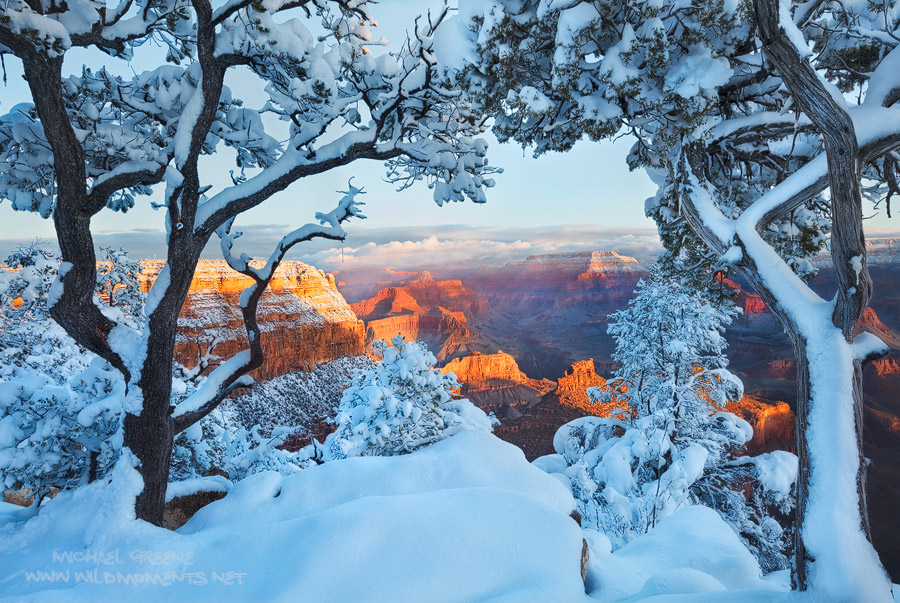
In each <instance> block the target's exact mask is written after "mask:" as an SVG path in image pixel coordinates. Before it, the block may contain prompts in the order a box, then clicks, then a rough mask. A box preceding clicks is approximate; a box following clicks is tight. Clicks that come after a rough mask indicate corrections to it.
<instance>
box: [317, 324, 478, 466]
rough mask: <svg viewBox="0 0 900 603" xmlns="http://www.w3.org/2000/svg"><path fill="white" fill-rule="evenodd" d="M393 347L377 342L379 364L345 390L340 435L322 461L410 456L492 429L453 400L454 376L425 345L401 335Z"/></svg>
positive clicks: (465, 402) (333, 437) (326, 445)
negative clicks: (456, 435) (460, 435)
mask: <svg viewBox="0 0 900 603" xmlns="http://www.w3.org/2000/svg"><path fill="white" fill-rule="evenodd" d="M391 344H392V345H388V344H387V343H386V342H384V341H376V342H375V343H374V344H373V346H372V347H373V350H374V352H375V353H376V354H378V355H380V356H381V362H379V363H378V364H377V365H376V366H375V367H374V368H372V369H369V370H364V371H361V372H359V373H358V374H357V375H356V377H355V378H354V379H353V381H352V382H351V384H350V387H348V388H347V389H346V390H345V391H344V395H343V396H342V398H341V402H340V405H339V406H338V408H337V416H336V418H335V422H336V423H337V430H336V431H334V432H333V433H332V434H330V435H329V436H328V437H327V438H325V442H324V443H323V445H322V451H323V452H322V456H323V458H324V459H326V460H332V459H340V458H347V457H353V456H393V455H397V454H406V453H409V452H412V451H414V450H415V449H417V448H420V447H422V446H427V445H429V444H433V443H434V442H437V441H439V440H442V439H444V438H447V437H449V436H451V435H453V434H454V433H457V432H458V431H460V430H463V429H479V430H484V431H491V430H492V429H493V423H492V420H491V419H490V418H489V417H488V416H487V415H485V414H484V412H483V411H482V410H481V409H479V408H477V407H476V406H475V405H474V404H472V403H471V402H469V401H468V400H465V399H454V398H453V395H452V394H453V390H454V389H458V387H459V384H458V383H457V381H456V376H455V375H454V374H453V373H442V372H441V371H440V370H439V369H437V368H435V364H436V363H437V360H436V359H435V357H434V354H432V353H431V352H429V351H428V348H427V347H426V346H425V344H424V343H423V342H419V341H404V338H403V336H401V335H397V336H396V337H394V339H392V340H391Z"/></svg>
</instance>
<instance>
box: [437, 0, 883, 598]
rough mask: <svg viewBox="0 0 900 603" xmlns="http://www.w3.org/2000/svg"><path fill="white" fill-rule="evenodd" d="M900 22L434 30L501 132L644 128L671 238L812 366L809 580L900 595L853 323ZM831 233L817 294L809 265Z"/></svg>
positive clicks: (642, 8)
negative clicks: (871, 462) (882, 528)
mask: <svg viewBox="0 0 900 603" xmlns="http://www.w3.org/2000/svg"><path fill="white" fill-rule="evenodd" d="M898 27H900V13H898V12H897V8H896V5H895V3H891V2H832V1H812V2H805V1H802V0H753V1H751V2H700V1H698V2H674V1H668V0H667V1H659V0H634V1H629V2H619V1H617V0H571V1H565V2H550V1H547V0H495V1H493V2H490V3H482V2H460V12H459V18H458V19H456V20H455V21H453V22H448V23H447V24H446V27H445V28H442V30H443V33H441V35H440V36H439V38H438V42H437V44H436V46H437V48H438V53H439V56H441V57H442V59H443V60H444V61H445V62H446V63H447V64H450V63H452V64H453V65H454V69H453V72H452V73H450V74H449V75H450V79H451V81H452V82H454V83H459V84H461V85H463V86H464V87H465V88H467V89H468V91H469V92H470V94H471V95H472V96H473V102H474V103H475V104H476V106H477V107H479V108H481V109H482V110H483V111H484V113H485V114H486V115H489V116H491V117H492V118H493V119H494V120H495V126H494V129H495V131H496V132H497V135H498V137H499V138H500V139H501V140H504V139H515V140H517V141H519V142H521V143H523V144H528V145H533V146H534V149H535V153H536V154H539V153H543V152H545V151H549V150H566V149H569V148H571V147H572V145H574V144H575V143H577V142H578V141H581V140H583V139H584V138H589V139H591V140H604V139H610V138H613V137H616V136H619V135H620V134H621V133H623V132H625V133H629V134H630V135H631V136H632V138H633V140H634V146H633V147H632V151H631V153H630V155H629V157H628V163H629V166H630V167H631V168H638V167H641V168H644V169H645V170H646V171H647V173H648V174H649V175H650V176H651V178H652V179H653V180H654V182H655V183H656V184H657V185H658V186H659V191H658V194H657V195H656V196H655V197H653V198H651V199H649V200H648V201H647V204H646V212H647V214H648V215H649V216H651V217H652V218H653V219H654V220H656V222H657V225H658V227H659V230H660V234H661V236H662V239H663V243H664V244H665V245H666V246H667V247H668V248H670V249H672V250H675V249H676V248H677V247H679V246H681V245H683V244H685V243H688V244H690V245H691V246H693V247H694V248H695V249H696V250H697V251H701V250H702V249H704V248H705V250H706V252H705V255H707V256H708V257H709V259H710V263H712V264H716V263H723V264H728V265H729V266H731V268H732V269H733V270H734V271H735V272H737V273H738V274H739V275H740V276H741V277H742V278H743V279H744V280H746V281H747V282H748V283H749V284H750V285H751V286H752V287H753V288H754V289H756V291H757V292H758V293H759V294H760V296H761V297H762V299H763V301H764V302H765V303H766V305H767V306H768V307H769V309H770V310H771V311H772V312H773V313H774V314H775V315H776V316H777V317H778V319H779V321H780V322H781V324H782V325H783V326H784V328H785V330H786V331H787V332H788V334H789V335H790V337H791V339H792V343H793V346H794V355H795V359H796V365H797V382H798V388H797V390H798V391H797V406H796V410H797V416H798V421H799V427H800V428H799V429H798V430H797V450H798V453H799V459H800V465H801V469H800V473H799V479H798V496H797V500H798V504H797V525H798V530H797V532H796V538H795V547H794V561H793V567H792V569H793V579H794V584H795V586H796V587H797V588H798V589H800V590H805V589H806V588H807V587H810V588H813V589H817V590H819V591H821V592H824V593H826V595H825V596H830V597H832V598H834V599H836V600H851V599H866V600H869V601H890V600H891V583H890V581H889V580H888V579H887V576H886V574H885V572H884V569H883V567H882V566H881V563H880V561H879V559H878V555H877V554H876V552H875V549H874V548H873V547H872V544H871V534H870V530H869V522H868V515H867V511H866V479H865V472H866V462H865V457H864V455H863V450H862V432H863V426H862V416H863V412H862V407H863V400H862V386H861V384H862V363H863V362H865V361H866V360H867V359H870V358H871V357H873V355H876V354H878V353H881V352H883V351H885V350H886V346H884V345H883V344H882V343H881V342H880V341H877V338H875V337H873V336H871V335H869V334H867V333H864V334H857V330H856V327H857V324H858V323H859V320H860V318H861V317H862V315H863V312H864V310H865V308H866V306H867V304H868V302H869V298H870V297H871V292H872V279H871V277H870V275H869V271H868V267H867V259H866V257H867V256H866V246H865V236H864V232H863V214H864V213H866V211H865V210H864V205H867V204H864V200H868V201H870V202H874V204H875V205H876V207H877V206H880V207H885V206H888V213H889V212H890V209H889V204H890V199H891V196H892V195H894V194H897V193H898V192H900V187H898V185H897V182H898V174H900V169H898V166H900V157H898V154H897V150H898V149H900V93H898V91H900V44H898V42H897V37H898V36H897V31H898ZM826 190H827V193H826ZM690 239H693V241H690ZM826 244H827V245H828V246H829V248H830V252H831V267H832V268H833V270H834V274H835V278H836V280H837V286H836V287H835V291H834V292H833V294H828V295H824V296H820V295H819V294H817V293H816V292H815V291H813V290H812V289H811V288H810V287H809V286H808V285H807V284H806V283H805V282H804V279H807V278H808V277H809V276H811V274H812V273H813V272H814V269H813V266H812V264H811V263H810V260H811V258H812V257H813V256H814V255H815V254H816V253H817V252H818V251H819V250H820V249H822V248H823V246H824V245H826ZM835 518H841V519H840V520H839V521H838V520H836V519H835Z"/></svg>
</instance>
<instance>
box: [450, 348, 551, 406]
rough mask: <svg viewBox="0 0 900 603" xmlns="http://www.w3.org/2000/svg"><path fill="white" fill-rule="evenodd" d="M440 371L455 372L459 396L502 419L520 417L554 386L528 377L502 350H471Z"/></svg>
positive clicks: (545, 381) (546, 381)
mask: <svg viewBox="0 0 900 603" xmlns="http://www.w3.org/2000/svg"><path fill="white" fill-rule="evenodd" d="M441 371H442V372H445V373H453V374H454V375H456V378H457V380H458V381H459V383H460V391H459V394H460V395H461V396H464V397H466V398H468V399H469V400H471V401H472V402H473V403H474V404H475V405H477V406H478V407H480V408H482V409H484V410H485V411H487V412H494V413H495V414H496V415H497V416H499V417H501V418H506V419H511V418H515V417H518V416H520V415H521V414H522V412H523V411H524V410H525V409H527V408H529V407H531V406H534V405H535V404H537V403H538V402H540V401H541V398H542V397H543V396H544V394H546V393H547V392H548V391H550V390H552V389H553V388H555V386H556V384H555V383H553V382H552V381H549V380H546V379H544V380H538V379H530V378H529V377H528V376H527V375H526V374H525V373H523V372H522V371H521V370H519V367H518V365H517V364H516V361H515V359H514V358H513V357H512V356H510V355H509V354H506V353H504V352H503V351H498V352H497V353H496V354H481V353H479V352H472V353H471V354H469V355H467V356H462V357H460V358H455V359H453V360H452V361H451V362H449V363H448V364H447V365H446V366H444V367H443V368H442V369H441Z"/></svg>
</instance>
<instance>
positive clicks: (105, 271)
mask: <svg viewBox="0 0 900 603" xmlns="http://www.w3.org/2000/svg"><path fill="white" fill-rule="evenodd" d="M103 252H104V261H103V262H101V264H100V268H99V269H98V280H97V285H96V290H95V292H96V294H97V296H98V297H99V300H98V304H99V305H100V308H101V310H102V311H103V312H104V314H105V315H107V316H114V317H115V318H116V319H117V320H120V321H123V322H127V323H128V324H130V325H133V326H135V327H140V324H141V323H140V318H141V316H142V312H143V303H142V301H143V299H144V297H145V296H144V294H143V293H142V292H141V289H140V278H139V277H140V264H139V263H138V262H135V261H133V260H131V259H130V258H129V257H128V254H127V253H126V252H125V251H124V250H122V249H119V250H118V251H115V252H112V251H111V250H103ZM6 263H7V267H6V268H7V269H0V490H4V489H12V490H18V489H21V488H27V489H29V490H30V491H31V492H32V496H33V497H34V498H35V500H36V501H37V502H38V503H39V502H40V500H41V498H42V497H43V496H44V495H45V494H47V492H49V491H50V490H51V489H52V488H59V489H66V488H72V487H76V486H79V485H83V484H85V483H89V482H91V481H94V480H95V479H98V478H101V477H103V476H105V475H107V474H108V473H109V472H110V471H111V470H112V468H113V466H114V464H115V462H116V460H117V459H118V458H119V455H120V453H121V450H122V444H123V434H122V417H123V415H124V410H123V409H124V403H125V380H124V378H123V377H122V375H121V373H120V372H119V371H117V370H116V369H115V368H113V367H112V366H111V365H110V364H109V363H108V362H106V361H105V360H104V359H102V358H100V357H98V356H96V355H95V354H93V353H92V352H90V351H88V350H86V349H84V348H83V347H81V346H79V345H78V344H77V343H76V342H75V341H74V340H73V339H72V338H71V337H69V335H68V334H67V333H66V332H65V331H64V330H63V329H62V328H61V327H60V326H59V325H58V324H57V323H56V322H55V321H54V320H53V319H52V318H51V316H50V312H49V309H48V300H49V297H50V295H51V293H50V292H51V290H52V286H53V283H54V282H55V280H56V274H57V272H58V270H59V258H58V257H56V256H55V254H53V253H52V252H51V251H49V250H48V249H46V248H45V247H43V246H41V245H38V244H33V245H30V246H28V247H23V248H22V249H20V250H18V251H17V252H15V253H13V254H12V255H11V256H10V257H9V258H8V259H7V262H6ZM113 283H114V284H115V288H114V295H113V298H114V299H112V300H111V299H110V292H111V291H113ZM109 302H112V303H111V304H110V303H109ZM198 373H199V371H195V370H187V369H185V368H184V367H183V366H182V365H180V364H178V363H174V364H173V375H174V377H173V384H172V385H173V387H172V396H173V403H175V404H177V403H180V402H182V401H184V400H185V399H187V398H189V397H190V396H191V395H192V394H193V393H195V392H196V390H197V388H198V387H201V386H202V384H203V381H204V377H203V376H202V375H199V374H198ZM264 431H265V433H263V432H264ZM290 431H291V430H290V429H289V428H288V427H285V426H283V425H279V426H274V428H273V426H268V428H267V429H265V430H264V429H263V428H261V427H260V426H259V425H257V424H252V423H251V424H250V425H248V426H246V427H245V426H243V425H242V424H241V423H240V421H238V420H237V418H236V417H234V416H233V413H231V412H227V411H223V410H219V409H217V411H216V412H214V413H211V414H210V415H208V416H206V417H204V418H203V420H201V421H200V422H198V423H196V424H194V425H193V426H192V427H191V428H190V429H187V430H185V431H183V432H181V433H180V434H179V435H178V437H177V438H176V441H175V451H174V453H173V456H172V463H171V471H170V475H171V479H172V480H184V479H190V478H196V477H201V476H203V475H205V474H206V473H209V472H210V471H215V472H223V471H224V472H225V473H226V474H227V475H228V476H229V478H230V479H232V480H238V479H242V478H243V477H245V476H247V475H249V474H250V473H255V472H257V471H263V470H270V469H272V470H278V471H281V472H283V473H287V472H291V471H295V470H298V469H300V468H302V467H304V466H307V465H309V464H311V463H313V461H310V460H309V459H308V458H307V457H305V456H303V455H302V454H296V453H290V452H287V451H284V450H281V449H280V448H279V447H278V446H280V445H281V444H282V443H283V442H284V440H285V437H286V436H287V435H289V433H290ZM35 508H37V507H35Z"/></svg>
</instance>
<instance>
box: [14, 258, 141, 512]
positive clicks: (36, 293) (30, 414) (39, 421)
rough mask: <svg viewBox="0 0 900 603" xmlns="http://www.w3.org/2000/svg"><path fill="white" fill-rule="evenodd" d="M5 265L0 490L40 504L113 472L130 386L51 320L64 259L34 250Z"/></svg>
mask: <svg viewBox="0 0 900 603" xmlns="http://www.w3.org/2000/svg"><path fill="white" fill-rule="evenodd" d="M6 264H7V266H6V269H0V476H2V483H0V487H2V488H4V489H6V488H11V489H19V488H29V489H30V490H31V491H32V492H33V493H34V495H35V497H36V498H37V499H38V500H40V498H41V497H42V496H43V495H44V494H46V493H47V492H48V491H49V489H50V488H67V487H72V486H75V485H78V484H83V483H87V482H89V481H92V480H93V479H95V478H97V477H99V476H100V475H103V474H104V473H105V472H106V471H107V470H108V469H109V468H111V466H112V463H113V462H114V461H115V459H116V458H118V449H119V448H121V433H120V432H119V427H120V415H121V408H122V403H123V401H124V394H125V384H124V381H123V380H122V377H121V375H120V374H119V372H118V371H116V370H115V369H114V368H113V367H112V366H110V365H109V364H108V363H107V362H106V361H104V360H103V359H102V358H97V357H96V356H95V355H94V354H92V353H90V352H88V351H87V350H85V349H84V348H83V347H81V346H79V345H78V344H77V343H76V342H75V341H74V340H73V339H72V338H71V337H69V336H68V334H67V333H66V332H65V331H64V330H63V329H62V328H61V327H60V326H59V325H58V324H57V323H56V322H55V321H54V320H53V319H52V318H51V317H50V311H49V301H50V298H51V296H52V295H53V293H52V291H53V283H54V282H55V280H56V276H57V272H58V270H59V258H57V257H56V256H55V255H54V254H53V253H52V252H51V251H49V250H48V249H46V248H44V247H43V246H41V245H39V244H32V245H30V246H28V247H23V248H21V249H20V250H18V251H17V252H15V253H13V254H12V255H11V256H10V257H9V258H7V261H6ZM130 286H136V283H131V285H130ZM109 310H110V309H109V308H108V307H106V306H104V311H109ZM120 314H121V312H120Z"/></svg>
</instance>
